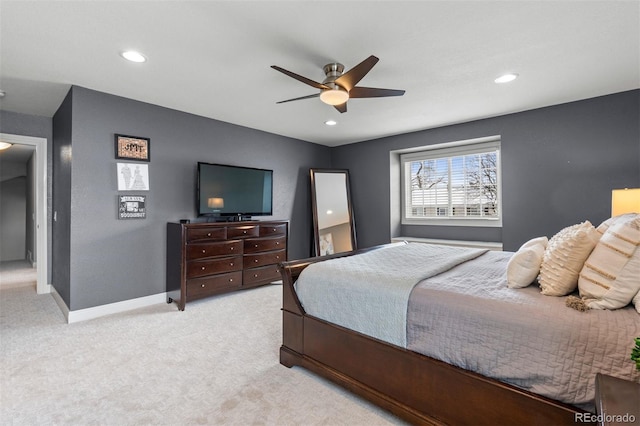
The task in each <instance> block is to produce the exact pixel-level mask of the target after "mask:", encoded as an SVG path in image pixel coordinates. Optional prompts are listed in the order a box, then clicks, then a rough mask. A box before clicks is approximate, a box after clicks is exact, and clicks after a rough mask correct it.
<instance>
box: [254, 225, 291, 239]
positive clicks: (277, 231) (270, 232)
mask: <svg viewBox="0 0 640 426" xmlns="http://www.w3.org/2000/svg"><path fill="white" fill-rule="evenodd" d="M286 233H287V225H286V224H284V223H282V224H274V225H260V236H261V237H274V236H276V235H286Z"/></svg>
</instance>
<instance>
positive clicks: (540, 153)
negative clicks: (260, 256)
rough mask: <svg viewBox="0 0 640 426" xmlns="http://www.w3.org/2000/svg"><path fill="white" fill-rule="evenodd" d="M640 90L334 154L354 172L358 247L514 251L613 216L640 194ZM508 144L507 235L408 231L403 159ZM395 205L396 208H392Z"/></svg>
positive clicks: (424, 229) (437, 229) (435, 229)
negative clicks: (626, 195) (442, 242)
mask: <svg viewBox="0 0 640 426" xmlns="http://www.w3.org/2000/svg"><path fill="white" fill-rule="evenodd" d="M639 105H640V90H633V91H628V92H622V93H617V94H613V95H608V96H602V97H598V98H593V99H587V100H583V101H578V102H571V103H567V104H561V105H555V106H551V107H546V108H540V109H535V110H531V111H525V112H521V113H516V114H509V115H504V116H500V117H495V118H489V119H484V120H478V121H472V122H468V123H463V124H457V125H452V126H446V127H440V128H435V129H429V130H424V131H419V132H414V133H408V134H403V135H398V136H392V137H387V138H383V139H378V140H373V141H367V142H362V143H356V144H350V145H344V146H340V147H336V148H333V149H332V152H331V157H332V166H333V167H335V168H340V169H342V168H344V169H349V171H350V178H351V189H352V191H351V192H352V194H353V195H352V196H353V206H354V214H355V217H356V225H357V235H358V244H359V247H368V246H373V245H376V244H382V243H386V242H389V240H390V238H391V237H395V236H412V237H425V238H448V239H460V240H475V241H502V243H503V248H504V249H505V250H510V251H515V250H517V249H518V247H519V246H520V245H521V244H522V243H523V242H525V241H526V240H528V239H530V238H533V237H536V236H542V235H546V236H549V237H551V236H553V235H554V234H555V233H556V232H558V231H559V230H560V229H562V228H563V227H565V226H568V225H572V224H575V223H578V222H581V221H584V220H589V221H591V222H592V223H594V224H595V225H596V226H597V225H598V224H599V223H600V222H602V221H603V220H604V219H606V218H607V217H609V216H610V211H611V190H612V189H614V188H624V187H638V186H640V118H639V117H640V108H639ZM494 135H499V136H500V137H501V140H502V152H501V156H502V185H503V189H502V203H503V204H502V207H503V226H502V228H479V227H478V228H467V227H448V226H416V225H412V226H403V225H401V224H400V222H399V221H400V217H399V214H398V209H399V193H400V179H399V176H398V173H399V169H398V173H396V171H395V169H397V168H399V165H398V162H397V161H398V160H397V154H395V153H394V151H398V150H404V149H409V148H414V147H420V146H426V145H432V144H437V143H444V142H452V141H459V140H467V139H475V138H481V137H488V136H494ZM392 200H393V202H392Z"/></svg>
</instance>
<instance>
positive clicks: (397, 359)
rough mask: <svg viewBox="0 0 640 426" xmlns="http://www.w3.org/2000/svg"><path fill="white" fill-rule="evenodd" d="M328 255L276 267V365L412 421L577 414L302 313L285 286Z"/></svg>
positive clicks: (548, 420) (551, 420) (559, 421)
mask: <svg viewBox="0 0 640 426" xmlns="http://www.w3.org/2000/svg"><path fill="white" fill-rule="evenodd" d="M381 247H385V246H380V247H374V248H372V249H378V248H381ZM370 250H371V249H370ZM360 252H361V251H360ZM356 253H357V252H349V253H344V254H340V255H333V256H330V257H331V258H335V257H342V256H349V255H353V254H356ZM330 257H322V258H312V259H305V260H299V261H292V262H285V263H283V264H281V272H282V277H283V309H282V311H283V312H282V319H283V329H282V331H283V343H282V346H281V348H280V363H281V364H282V365H284V366H287V367H292V366H301V367H303V368H306V369H308V370H310V371H313V372H314V373H316V374H318V375H320V376H322V377H325V378H327V379H329V380H331V381H333V382H335V383H337V384H339V385H340V386H342V387H344V388H345V389H348V390H350V391H351V392H353V393H355V394H358V395H360V396H362V397H364V398H366V399H368V400H370V401H371V402H373V403H375V404H376V405H378V406H380V407H382V408H384V409H386V410H388V411H390V412H392V413H394V414H395V415H397V416H399V417H402V418H404V419H406V420H407V421H409V422H411V423H414V424H428V425H446V424H456V425H463V424H473V425H512V424H518V425H569V424H576V421H575V420H576V413H583V412H584V411H582V410H579V409H577V408H576V407H572V406H569V405H566V404H562V403H560V402H557V401H553V400H550V399H547V398H544V397H541V396H539V395H535V394H532V393H530V392H526V391H524V390H521V389H519V388H516V387H514V386H510V385H508V384H505V383H502V382H499V381H497V380H494V379H490V378H487V377H484V376H481V375H479V374H476V373H473V372H470V371H467V370H463V369H461V368H458V367H454V366H452V365H449V364H447V363H444V362H442V361H438V360H436V359H433V358H429V357H426V356H424V355H420V354H417V353H414V352H411V351H408V350H406V349H403V348H400V347H397V346H394V345H390V344H388V343H385V342H382V341H380V340H377V339H373V338H370V337H368V336H365V335H362V334H360V333H357V332H354V331H352V330H348V329H346V328H343V327H340V326H337V325H335V324H331V323H328V322H326V321H323V320H321V319H318V318H315V317H313V316H310V315H307V314H306V313H305V311H304V309H303V307H302V305H301V304H300V301H299V300H298V298H297V296H296V293H295V288H294V285H293V284H294V283H295V281H296V280H297V278H298V276H299V275H300V273H301V272H302V271H303V270H304V269H305V268H306V267H307V266H309V265H310V264H312V263H315V262H320V261H323V260H326V259H327V258H330ZM364 354H366V356H365V355H364Z"/></svg>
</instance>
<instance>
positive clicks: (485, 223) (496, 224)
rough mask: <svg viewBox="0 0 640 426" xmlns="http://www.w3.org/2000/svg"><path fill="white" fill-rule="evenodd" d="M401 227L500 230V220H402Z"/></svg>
mask: <svg viewBox="0 0 640 426" xmlns="http://www.w3.org/2000/svg"><path fill="white" fill-rule="evenodd" d="M401 224H402V225H420V226H424V225H428V226H468V227H488V228H501V227H502V219H452V218H448V219H402V221H401Z"/></svg>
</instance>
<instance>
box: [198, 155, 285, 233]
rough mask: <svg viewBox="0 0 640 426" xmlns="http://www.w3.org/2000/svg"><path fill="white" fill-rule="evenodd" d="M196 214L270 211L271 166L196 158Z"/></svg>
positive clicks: (245, 214) (262, 213) (248, 214)
mask: <svg viewBox="0 0 640 426" xmlns="http://www.w3.org/2000/svg"><path fill="white" fill-rule="evenodd" d="M197 180H198V181H197V190H196V192H197V204H198V205H197V208H198V215H199V216H214V217H215V216H221V217H226V218H229V217H231V216H236V217H238V218H242V219H244V220H246V219H248V218H250V217H251V216H270V215H271V214H273V170H265V169H255V168H250V167H239V166H230V165H224V164H210V163H203V162H198V177H197Z"/></svg>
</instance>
